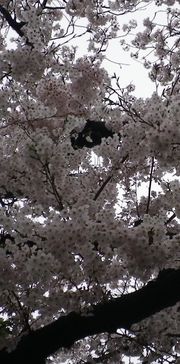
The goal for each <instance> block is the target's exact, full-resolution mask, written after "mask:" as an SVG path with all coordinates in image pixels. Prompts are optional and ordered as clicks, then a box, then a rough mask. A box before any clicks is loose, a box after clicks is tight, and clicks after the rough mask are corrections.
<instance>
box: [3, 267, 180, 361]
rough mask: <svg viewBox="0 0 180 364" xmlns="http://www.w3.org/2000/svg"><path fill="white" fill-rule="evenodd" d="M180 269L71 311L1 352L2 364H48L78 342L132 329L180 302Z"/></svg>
mask: <svg viewBox="0 0 180 364" xmlns="http://www.w3.org/2000/svg"><path fill="white" fill-rule="evenodd" d="M179 282H180V269H177V270H175V269H167V270H163V271H162V272H160V273H159V275H158V277H157V279H156V280H153V281H150V282H149V283H148V284H147V285H146V286H144V287H143V288H141V289H139V290H138V291H135V292H133V293H128V294H125V295H123V296H121V297H119V298H116V299H112V300H109V301H107V302H103V303H99V304H97V305H94V307H93V308H92V309H91V310H89V312H87V313H86V314H83V313H77V312H71V313H69V314H68V315H66V316H62V317H60V318H59V319H57V320H55V321H54V322H52V323H50V324H49V325H46V326H44V327H42V328H40V329H38V330H36V331H32V332H31V333H29V334H28V335H27V336H24V337H23V338H22V339H21V341H20V342H19V343H18V344H17V347H16V348H15V349H14V350H13V351H11V352H7V351H6V349H5V348H4V349H3V350H1V351H0V361H1V362H2V363H3V364H11V363H15V362H17V363H18V364H21V363H24V362H26V363H27V364H30V363H32V362H36V363H40V364H41V363H45V358H47V357H48V356H49V355H51V354H53V353H55V352H56V351H57V350H59V349H61V348H70V347H71V346H72V345H73V344H74V343H75V342H76V341H78V340H81V339H83V338H85V337H87V336H92V335H96V334H100V333H105V332H109V333H113V332H116V330H117V329H120V328H124V329H127V330H129V329H130V328H131V326H132V325H133V324H135V323H138V322H140V321H142V320H144V319H146V318H148V317H150V316H152V315H154V314H155V313H158V312H159V311H161V310H163V309H165V308H167V307H171V306H173V305H175V304H176V303H177V302H179V301H180V284H179Z"/></svg>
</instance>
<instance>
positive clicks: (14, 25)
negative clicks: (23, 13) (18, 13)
mask: <svg viewBox="0 0 180 364" xmlns="http://www.w3.org/2000/svg"><path fill="white" fill-rule="evenodd" d="M0 13H1V14H2V15H3V16H4V18H5V19H6V21H7V23H8V24H9V26H10V27H11V28H12V29H14V30H15V32H16V33H17V34H18V35H19V36H20V37H23V36H24V33H23V31H22V30H21V28H22V27H23V25H25V24H26V23H25V22H23V21H21V22H19V23H18V22H17V21H16V20H15V19H13V18H12V16H11V14H10V13H9V11H8V10H7V9H6V8H4V7H3V6H2V5H0Z"/></svg>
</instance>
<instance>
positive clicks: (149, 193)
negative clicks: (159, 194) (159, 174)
mask: <svg viewBox="0 0 180 364" xmlns="http://www.w3.org/2000/svg"><path fill="white" fill-rule="evenodd" d="M153 168H154V157H152V163H151V169H150V176H149V188H148V201H147V207H146V214H148V212H149V207H150V201H151V187H152V174H153Z"/></svg>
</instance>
